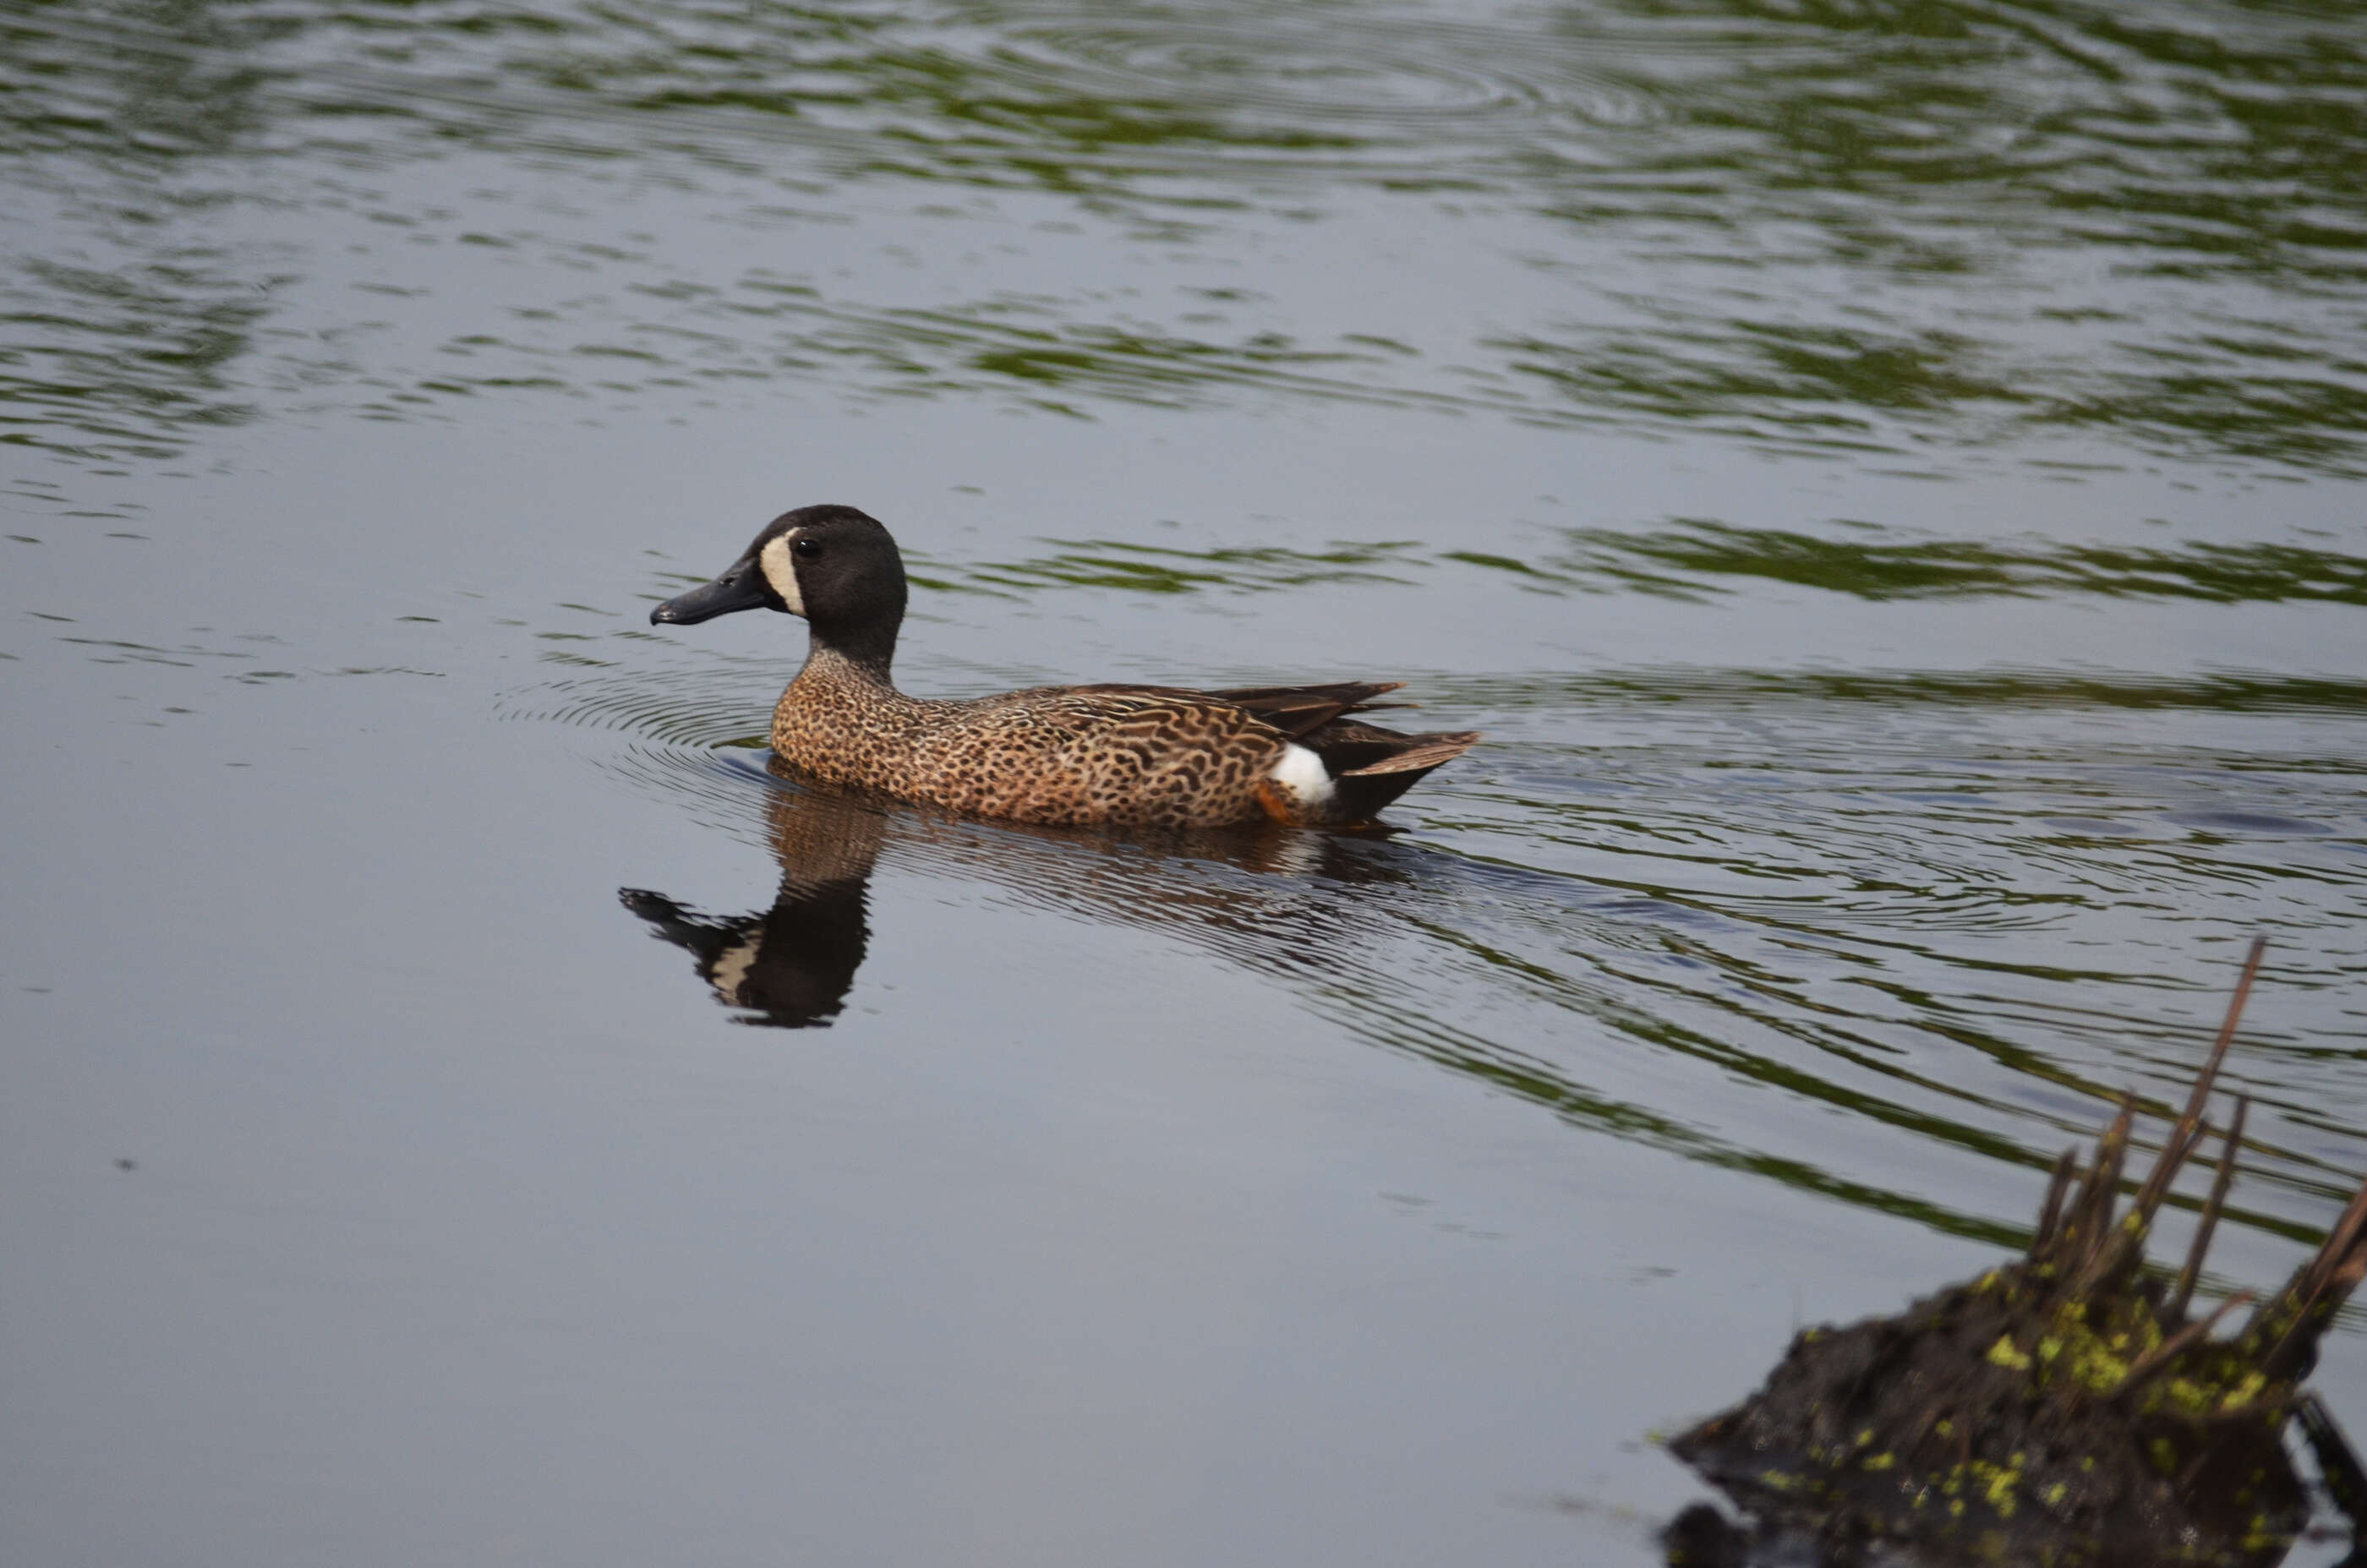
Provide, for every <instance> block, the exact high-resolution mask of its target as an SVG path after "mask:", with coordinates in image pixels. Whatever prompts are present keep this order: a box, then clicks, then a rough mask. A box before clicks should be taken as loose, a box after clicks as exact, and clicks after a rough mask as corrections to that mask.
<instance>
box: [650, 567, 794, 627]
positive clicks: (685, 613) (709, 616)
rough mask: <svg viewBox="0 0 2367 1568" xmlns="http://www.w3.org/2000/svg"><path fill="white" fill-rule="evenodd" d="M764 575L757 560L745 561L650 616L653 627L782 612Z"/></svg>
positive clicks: (683, 594)
mask: <svg viewBox="0 0 2367 1568" xmlns="http://www.w3.org/2000/svg"><path fill="white" fill-rule="evenodd" d="M780 607H781V604H780V601H779V600H778V599H777V598H776V597H775V595H774V593H773V590H772V588H771V586H770V585H768V584H767V583H766V582H765V581H764V573H763V572H761V571H759V570H756V563H755V561H754V560H753V559H750V560H743V561H742V562H740V563H739V564H738V565H737V566H734V567H733V568H732V569H731V570H730V571H727V572H725V573H724V574H723V575H722V576H720V577H719V578H717V579H716V580H715V581H712V582H709V583H706V584H703V585H702V586H700V587H697V588H694V589H692V590H691V591H690V592H687V593H677V594H675V595H674V597H673V598H671V599H669V600H667V601H666V602H665V603H664V604H661V605H659V606H658V607H657V608H656V609H654V610H651V612H650V625H651V626H697V624H698V623H699V622H701V621H711V620H713V619H714V618H715V617H716V616H718V615H730V614H731V613H732V612H734V611H736V610H766V609H779V608H780Z"/></svg>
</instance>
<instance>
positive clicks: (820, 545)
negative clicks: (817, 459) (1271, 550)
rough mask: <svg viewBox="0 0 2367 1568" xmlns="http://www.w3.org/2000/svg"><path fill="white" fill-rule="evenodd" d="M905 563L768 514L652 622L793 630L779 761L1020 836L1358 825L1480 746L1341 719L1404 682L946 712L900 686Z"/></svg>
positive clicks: (832, 521)
mask: <svg viewBox="0 0 2367 1568" xmlns="http://www.w3.org/2000/svg"><path fill="white" fill-rule="evenodd" d="M905 597H906V587H905V581H904V563H903V558H902V557H901V556H900V555H899V554H898V552H897V549H896V542H895V540H893V539H892V538H890V537H889V535H888V530H887V529H886V528H884V527H882V526H881V525H879V524H878V522H876V521H875V520H873V519H872V518H870V517H868V516H866V515H865V514H864V513H860V512H857V511H856V510H855V508H853V507H851V506H805V507H799V508H798V510H797V511H795V512H787V513H782V514H781V515H780V516H779V517H776V518H775V519H774V520H773V521H772V523H771V524H769V525H767V526H766V527H765V529H764V532H763V533H761V534H759V535H757V536H756V538H755V541H754V542H753V544H751V545H750V546H749V547H748V548H747V549H746V550H745V551H743V552H742V554H741V557H740V558H739V559H738V560H736V561H734V562H733V563H732V564H731V566H730V569H729V570H726V571H725V572H724V573H723V575H722V576H720V577H719V578H717V579H716V580H715V581H712V582H710V583H708V584H707V585H705V586H704V587H700V588H695V589H692V590H691V591H690V592H687V593H684V594H681V595H679V596H677V597H675V598H673V599H669V600H667V601H666V602H665V603H664V604H660V605H659V606H658V607H657V608H656V609H654V610H652V611H651V612H650V620H651V622H652V623H653V624H657V625H669V624H670V625H677V626H689V625H694V624H696V623H697V622H699V621H704V620H708V619H710V618H712V617H713V616H716V615H729V614H730V613H731V612H733V611H736V610H753V609H760V608H761V609H772V610H781V611H787V612H788V613H790V614H794V615H803V616H804V617H805V618H806V621H807V623H808V625H809V626H810V627H811V629H812V649H811V651H810V653H809V654H808V656H807V658H806V662H805V667H804V668H803V669H802V670H800V671H798V674H797V678H796V679H795V680H793V681H791V682H789V687H788V690H787V691H786V692H784V693H782V694H781V701H780V704H779V705H778V706H777V707H776V708H775V709H774V710H773V731H772V741H773V750H774V751H775V752H776V753H777V754H778V755H779V756H780V758H781V760H782V761H784V762H786V763H787V764H788V765H789V766H790V767H791V768H792V769H793V770H795V771H796V772H798V773H801V774H803V775H804V776H806V777H808V778H810V779H811V780H813V781H814V782H816V783H820V784H832V785H838V786H841V787H847V788H855V789H864V790H875V791H878V792H879V793H881V794H885V795H896V796H898V797H900V798H902V799H905V800H915V801H923V802H926V803H928V804H930V805H934V806H940V807H946V809H948V810H952V811H958V812H965V813H968V814H970V815H974V816H979V817H999V818H1010V819H1013V820H1016V821H1022V822H1044V823H1086V822H1099V823H1111V824H1116V825H1121V826H1139V827H1162V828H1206V827H1222V826H1226V825H1229V824H1234V823H1242V822H1255V821H1258V820H1261V819H1263V818H1274V819H1276V820H1278V821H1283V822H1290V823H1297V824H1302V825H1322V824H1335V823H1349V822H1362V821H1365V820H1367V819H1369V818H1371V817H1372V816H1373V815H1374V814H1375V813H1376V812H1378V811H1379V810H1380V809H1381V808H1382V807H1385V806H1387V804H1388V803H1389V802H1390V801H1392V800H1395V799H1396V798H1397V797H1398V796H1399V795H1402V794H1404V793H1405V791H1406V790H1407V789H1409V788H1410V787H1411V786H1412V784H1414V783H1415V781H1417V780H1419V779H1420V778H1421V776H1422V775H1423V774H1425V773H1429V772H1430V771H1431V770H1432V769H1433V768H1435V767H1437V766H1439V765H1440V764H1441V763H1443V762H1447V761H1452V760H1453V759H1455V758H1456V757H1458V756H1460V755H1462V754H1463V752H1464V751H1465V750H1467V749H1468V748H1469V747H1470V746H1471V744H1472V743H1473V742H1474V741H1476V740H1478V739H1479V737H1478V732H1477V731H1472V730H1459V731H1455V732H1454V733H1451V734H1432V735H1404V734H1400V733H1399V732H1398V731H1396V730H1390V729H1383V728H1379V727H1378V726H1376V725H1371V724H1366V723H1365V722H1363V721H1361V720H1360V719H1357V718H1355V717H1353V715H1355V714H1358V713H1361V712H1363V711H1364V710H1365V709H1366V708H1367V707H1370V706H1373V705H1374V703H1373V699H1374V698H1375V697H1376V696H1379V695H1381V694H1384V693H1387V692H1392V691H1395V690H1397V688H1398V685H1399V682H1340V683H1336V684H1331V685H1305V686H1253V687H1241V688H1238V689H1234V690H1228V691H1205V692H1204V691H1189V690H1185V689H1183V688H1181V687H1172V686H1127V685H1092V686H1038V687H1035V688H1032V689H1030V690H1027V691H1024V692H1005V693H1002V694H999V695H996V696H991V697H974V698H969V699H966V700H944V699H936V698H927V697H914V696H909V695H907V694H904V693H902V692H900V691H898V690H897V689H896V686H895V683H894V682H893V681H892V680H891V679H890V678H889V667H890V665H891V664H892V663H893V661H894V659H895V654H896V634H897V632H898V630H899V629H900V627H901V626H902V624H903V619H904V604H905Z"/></svg>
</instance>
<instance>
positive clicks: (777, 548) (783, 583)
mask: <svg viewBox="0 0 2367 1568" xmlns="http://www.w3.org/2000/svg"><path fill="white" fill-rule="evenodd" d="M804 531H805V530H803V529H802V528H792V529H790V530H789V531H788V532H787V533H786V534H784V535H782V536H780V537H779V538H777V539H775V540H773V541H772V542H771V543H770V544H768V545H766V546H765V547H764V548H763V549H761V550H759V551H757V552H756V568H757V570H760V571H762V572H763V573H764V581H767V582H769V583H771V584H772V585H773V592H776V593H777V594H779V595H780V596H781V602H782V603H783V604H787V606H788V607H789V614H790V615H804V614H805V613H806V602H805V600H804V599H803V598H802V597H800V596H799V595H798V567H797V562H795V561H794V560H792V559H790V558H789V541H790V540H791V539H794V538H796V537H797V536H798V535H799V534H801V533H803V532H804Z"/></svg>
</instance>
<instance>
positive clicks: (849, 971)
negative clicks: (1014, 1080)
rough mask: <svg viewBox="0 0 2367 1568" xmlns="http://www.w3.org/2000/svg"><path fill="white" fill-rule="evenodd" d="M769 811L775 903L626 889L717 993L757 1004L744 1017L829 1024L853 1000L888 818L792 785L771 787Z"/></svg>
mask: <svg viewBox="0 0 2367 1568" xmlns="http://www.w3.org/2000/svg"><path fill="white" fill-rule="evenodd" d="M764 814H765V818H766V825H767V827H768V828H769V829H771V834H770V836H771V838H772V840H773V854H774V857H775V858H776V860H778V861H779V862H780V865H781V886H780V892H779V894H778V896H777V897H776V898H775V899H774V902H773V907H772V908H769V909H765V910H763V911H761V912H758V913H754V914H747V915H737V916H730V917H717V916H710V915H701V914H697V913H696V912H695V911H693V910H691V909H689V908H685V906H683V905H681V904H677V903H675V902H674V900H673V899H671V898H668V897H663V895H660V894H656V893H648V892H643V891H641V890H640V889H639V888H632V887H628V888H625V889H623V890H622V891H620V892H619V893H618V895H617V897H619V898H620V899H622V900H623V902H624V905H625V908H629V909H630V910H632V912H633V913H635V914H636V915H639V916H640V918H641V919H645V920H647V921H649V922H650V924H651V926H652V927H654V928H655V934H656V935H658V936H661V937H663V938H664V939H665V940H666V941H668V942H673V943H674V944H675V945H676V946H679V947H684V948H687V949H688V950H689V951H690V953H691V955H692V957H693V958H694V959H696V960H697V964H698V973H699V976H700V977H701V978H703V979H704V980H706V981H707V983H708V985H710V986H713V987H715V994H716V997H717V998H718V999H719V1000H720V1001H721V1002H722V1003H723V1004H724V1005H725V1006H727V1007H734V1008H745V1009H747V1010H748V1013H747V1014H746V1015H743V1017H742V1022H746V1023H767V1024H775V1025H778V1026H780V1027H782V1028H786V1029H801V1028H805V1027H808V1026H810V1025H817V1024H825V1023H828V1022H829V1021H831V1020H832V1018H834V1017H836V1016H837V1015H838V1013H839V1011H840V1010H841V1009H842V1008H843V1007H844V1005H845V999H846V993H847V990H848V988H849V987H852V986H853V985H854V984H855V970H856V969H857V968H859V967H860V966H861V965H862V963H863V954H864V949H865V946H866V943H867V942H869V940H870V928H869V926H868V924H867V923H866V919H865V895H866V891H867V889H868V886H869V884H870V881H871V866H872V863H873V862H874V861H876V860H877V859H878V855H879V846H880V843H881V840H882V839H883V837H884V822H883V819H882V818H881V817H880V814H879V813H878V811H876V810H873V809H871V808H870V807H866V806H864V805H862V804H861V803H859V802H855V801H850V800H844V799H840V798H837V797H834V796H832V795H816V794H813V793H811V792H810V791H806V790H800V789H787V788H784V789H776V790H774V791H772V792H771V793H770V794H769V795H767V796H766V799H765V803H764Z"/></svg>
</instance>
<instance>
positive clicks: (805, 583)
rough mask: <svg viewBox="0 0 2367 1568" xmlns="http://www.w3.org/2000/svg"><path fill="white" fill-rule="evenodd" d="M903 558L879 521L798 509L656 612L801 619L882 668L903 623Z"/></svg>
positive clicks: (844, 511) (685, 618)
mask: <svg viewBox="0 0 2367 1568" xmlns="http://www.w3.org/2000/svg"><path fill="white" fill-rule="evenodd" d="M904 596H905V588H904V558H903V557H902V556H900V555H899V554H898V553H897V550H896V541H895V540H893V539H891V538H889V536H888V530H887V529H886V528H883V527H881V526H880V525H879V523H878V520H877V519H875V518H872V517H870V516H867V515H866V514H865V513H860V512H857V511H856V510H855V508H854V507H852V506H800V507H798V509H797V510H796V511H795V512H784V513H781V514H780V515H779V516H778V517H776V518H774V519H773V520H772V522H770V523H769V524H767V525H765V527H764V532H763V533H761V534H759V535H757V536H756V537H755V540H754V542H753V543H752V544H750V545H749V547H747V548H746V549H745V550H743V551H742V552H741V555H740V558H739V559H738V560H736V561H733V562H732V563H731V565H730V568H729V569H727V570H725V571H724V573H723V575H722V576H720V577H719V578H717V579H716V580H715V581H712V582H709V583H708V584H706V585H705V586H703V587H699V588H694V589H692V590H691V591H690V592H687V593H681V594H677V595H675V596H674V598H672V599H669V600H667V601H666V602H665V603H664V604H660V605H659V606H658V607H657V608H656V609H654V610H651V612H650V624H651V625H652V626H696V625H697V624H698V623H699V622H701V621H711V620H713V619H714V618H715V617H716V616H718V615H730V614H731V613H732V612H733V611H735V610H759V609H762V610H784V611H787V613H788V614H790V615H803V616H804V617H805V618H806V620H807V621H808V622H809V623H810V625H811V626H812V627H813V632H814V640H815V641H817V642H819V643H824V644H827V645H829V646H830V647H832V648H836V649H841V650H842V651H844V652H846V653H848V654H851V655H854V656H855V657H856V658H859V659H864V660H866V661H868V660H873V659H877V660H878V661H879V662H881V663H882V664H883V665H884V664H885V662H886V658H887V656H888V655H889V654H892V653H893V652H894V650H895V647H896V630H897V628H898V627H899V626H901V625H902V624H903V620H904Z"/></svg>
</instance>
